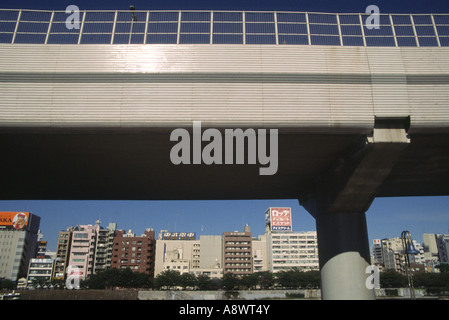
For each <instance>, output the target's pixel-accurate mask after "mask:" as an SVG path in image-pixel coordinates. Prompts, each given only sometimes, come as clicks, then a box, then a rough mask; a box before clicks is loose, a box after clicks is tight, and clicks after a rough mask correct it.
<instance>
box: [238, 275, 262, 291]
mask: <svg viewBox="0 0 449 320" xmlns="http://www.w3.org/2000/svg"><path fill="white" fill-rule="evenodd" d="M258 283H259V279H258V277H257V275H256V274H255V273H251V274H245V275H243V276H242V277H241V278H240V286H241V287H243V288H245V289H251V288H254V287H255V286H257V285H258Z"/></svg>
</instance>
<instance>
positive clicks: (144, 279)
mask: <svg viewBox="0 0 449 320" xmlns="http://www.w3.org/2000/svg"><path fill="white" fill-rule="evenodd" d="M82 286H83V287H88V288H89V289H112V288H114V287H121V288H145V287H150V286H151V279H150V277H149V275H147V274H145V273H140V272H133V271H132V270H131V269H129V268H128V269H109V270H104V271H100V272H98V273H96V274H93V275H91V276H90V277H89V278H88V279H86V280H84V281H83V282H82Z"/></svg>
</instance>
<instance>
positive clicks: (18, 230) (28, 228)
mask: <svg viewBox="0 0 449 320" xmlns="http://www.w3.org/2000/svg"><path fill="white" fill-rule="evenodd" d="M39 225H40V217H39V216H36V215H34V214H32V213H30V212H0V278H6V279H8V280H12V281H16V280H18V279H19V278H21V277H26V276H27V271H28V267H29V263H30V259H32V258H34V257H35V255H36V250H37V241H38V240H37V239H38V231H39Z"/></svg>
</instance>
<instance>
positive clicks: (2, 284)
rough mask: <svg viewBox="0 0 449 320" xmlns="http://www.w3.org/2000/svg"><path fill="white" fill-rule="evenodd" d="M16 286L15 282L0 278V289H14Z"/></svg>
mask: <svg viewBox="0 0 449 320" xmlns="http://www.w3.org/2000/svg"><path fill="white" fill-rule="evenodd" d="M15 286H16V284H15V282H14V281H12V280H9V279H6V278H0V289H8V290H10V289H14V288H15Z"/></svg>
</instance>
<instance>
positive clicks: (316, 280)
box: [276, 269, 320, 289]
mask: <svg viewBox="0 0 449 320" xmlns="http://www.w3.org/2000/svg"><path fill="white" fill-rule="evenodd" d="M276 282H277V284H278V285H279V286H281V287H283V288H292V289H297V288H301V289H310V288H318V287H320V273H319V271H303V270H299V269H294V270H288V271H281V272H279V273H277V274H276Z"/></svg>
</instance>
